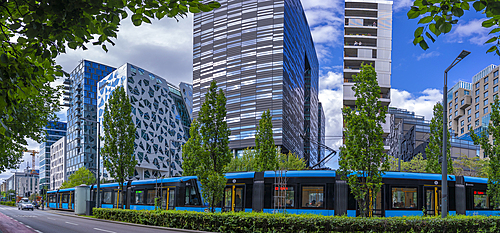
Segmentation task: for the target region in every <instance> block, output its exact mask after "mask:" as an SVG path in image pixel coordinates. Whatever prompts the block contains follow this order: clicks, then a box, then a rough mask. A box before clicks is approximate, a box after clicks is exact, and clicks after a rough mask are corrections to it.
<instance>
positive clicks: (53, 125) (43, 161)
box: [38, 121, 67, 190]
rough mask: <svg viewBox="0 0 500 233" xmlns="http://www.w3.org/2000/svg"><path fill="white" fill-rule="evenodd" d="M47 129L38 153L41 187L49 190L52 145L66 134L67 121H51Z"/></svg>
mask: <svg viewBox="0 0 500 233" xmlns="http://www.w3.org/2000/svg"><path fill="white" fill-rule="evenodd" d="M44 130H45V132H46V133H45V140H44V141H43V142H42V143H41V144H40V154H39V155H38V165H39V166H40V167H39V169H40V173H39V178H40V182H39V185H40V187H39V189H40V190H42V189H44V190H48V189H49V188H50V187H49V186H50V146H51V145H52V144H54V142H56V141H57V140H59V139H61V138H62V137H64V136H66V130H67V124H66V122H57V121H50V122H49V123H47V126H45V128H44Z"/></svg>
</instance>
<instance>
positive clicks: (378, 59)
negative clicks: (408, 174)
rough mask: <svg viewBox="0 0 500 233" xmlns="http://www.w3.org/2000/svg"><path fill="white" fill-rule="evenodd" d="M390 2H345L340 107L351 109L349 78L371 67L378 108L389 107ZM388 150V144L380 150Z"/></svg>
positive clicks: (375, 0)
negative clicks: (375, 83)
mask: <svg viewBox="0 0 500 233" xmlns="http://www.w3.org/2000/svg"><path fill="white" fill-rule="evenodd" d="M391 50H392V1H387V0H346V1H345V26H344V85H343V105H344V106H349V107H354V106H355V102H356V97H355V96H354V91H353V90H352V87H353V86H354V81H353V78H352V76H353V75H357V74H358V73H359V71H360V68H361V64H363V63H364V64H371V65H372V66H373V67H374V68H375V71H376V72H377V80H378V85H379V86H380V89H381V92H382V93H381V95H380V99H379V100H380V101H381V102H382V105H384V106H389V104H390V103H391V96H390V93H391ZM383 128H384V135H383V136H384V137H386V136H388V135H389V132H390V128H389V115H387V117H386V124H384V125H383ZM384 148H385V149H386V150H389V146H388V144H386V146H384Z"/></svg>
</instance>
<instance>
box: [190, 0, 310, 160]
mask: <svg viewBox="0 0 500 233" xmlns="http://www.w3.org/2000/svg"><path fill="white" fill-rule="evenodd" d="M219 2H220V3H221V7H220V8H218V9H215V10H213V11H210V12H203V13H197V14H195V15H194V39H193V41H194V42H193V43H194V46H193V118H197V117H198V113H199V111H200V107H201V105H202V104H203V102H204V100H205V93H206V92H207V88H208V87H209V86H210V82H211V81H212V80H215V81H216V82H217V85H218V87H219V88H221V89H222V90H224V92H225V94H226V97H227V105H226V108H227V123H228V125H229V128H230V130H231V136H230V144H229V147H230V149H231V150H232V151H233V153H234V155H235V156H237V155H238V154H239V153H240V152H241V151H242V150H243V149H245V148H248V147H254V146H255V133H256V126H257V125H258V123H259V119H260V116H261V114H262V112H264V111H266V110H268V109H269V110H270V111H271V115H272V123H273V133H274V141H275V143H276V145H277V146H280V148H281V150H282V152H284V153H287V152H289V151H290V152H293V153H296V154H297V155H299V156H300V157H303V158H305V159H306V161H307V162H308V163H313V161H317V157H318V150H317V149H316V146H317V142H318V141H319V139H318V127H319V126H318V122H319V121H318V58H317V57H316V50H315V48H314V43H313V40H312V37H311V32H310V29H309V25H308V23H307V19H306V17H305V14H304V9H303V8H302V4H301V2H300V1H299V0H250V1H242V0H222V1H219Z"/></svg>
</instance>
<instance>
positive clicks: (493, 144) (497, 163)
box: [469, 98, 500, 206]
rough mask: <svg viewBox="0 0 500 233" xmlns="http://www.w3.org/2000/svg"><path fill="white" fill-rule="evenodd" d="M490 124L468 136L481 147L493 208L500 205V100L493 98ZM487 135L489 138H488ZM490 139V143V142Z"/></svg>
mask: <svg viewBox="0 0 500 233" xmlns="http://www.w3.org/2000/svg"><path fill="white" fill-rule="evenodd" d="M490 114H491V115H490V122H489V125H488V129H487V130H486V131H487V133H486V132H485V131H483V134H482V135H480V136H478V135H476V134H475V133H474V131H473V130H472V129H471V131H470V133H469V135H470V136H471V138H472V140H473V141H474V144H476V145H481V149H483V150H484V155H485V157H487V158H489V160H490V161H489V163H488V165H489V166H488V170H487V172H488V197H489V198H490V201H491V203H494V206H498V205H500V100H499V99H498V98H495V102H494V103H493V104H491V113H490ZM488 135H489V137H488ZM490 137H491V141H490Z"/></svg>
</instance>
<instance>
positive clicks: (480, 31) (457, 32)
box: [447, 19, 489, 45]
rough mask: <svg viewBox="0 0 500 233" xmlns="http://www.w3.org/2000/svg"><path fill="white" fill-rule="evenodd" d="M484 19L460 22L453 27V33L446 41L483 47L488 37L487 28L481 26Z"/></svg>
mask: <svg viewBox="0 0 500 233" xmlns="http://www.w3.org/2000/svg"><path fill="white" fill-rule="evenodd" d="M484 20H485V19H473V20H470V21H468V22H461V23H459V24H458V25H456V26H454V27H453V28H454V29H453V31H452V32H451V33H450V34H449V35H448V37H447V39H448V40H447V41H448V42H452V43H464V41H469V42H470V43H472V44H476V45H483V44H484V42H486V41H487V40H488V39H489V37H488V32H489V29H488V28H484V27H483V26H482V25H481V24H482V23H483V21H484Z"/></svg>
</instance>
